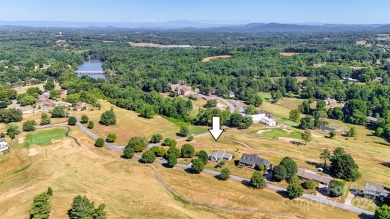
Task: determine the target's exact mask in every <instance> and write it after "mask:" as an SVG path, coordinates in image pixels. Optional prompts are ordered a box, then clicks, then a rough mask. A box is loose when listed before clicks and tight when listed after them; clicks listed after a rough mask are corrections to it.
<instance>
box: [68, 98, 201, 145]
mask: <svg viewBox="0 0 390 219" xmlns="http://www.w3.org/2000/svg"><path fill="white" fill-rule="evenodd" d="M100 104H101V105H102V109H101V110H96V111H80V112H75V111H72V112H71V113H72V114H73V115H75V116H76V117H77V118H78V119H81V116H82V115H83V114H85V115H87V116H88V117H89V119H90V120H91V121H93V122H94V123H95V127H94V129H93V130H92V131H93V132H94V133H95V134H97V135H98V136H100V137H102V138H106V137H107V135H108V134H110V133H115V134H116V135H117V136H118V140H117V141H116V142H115V143H116V144H118V145H125V144H127V142H128V141H129V139H130V138H131V137H133V136H143V137H146V138H147V139H148V140H149V139H150V138H151V137H152V135H153V134H156V133H159V134H161V135H162V136H163V137H164V138H166V137H169V138H176V133H178V132H179V130H180V127H179V126H177V125H175V124H174V123H172V122H169V121H168V120H166V119H163V118H161V117H160V116H157V115H156V116H154V118H153V119H144V118H142V117H139V116H138V114H137V113H135V112H133V111H130V110H126V109H122V108H119V107H116V106H114V105H112V104H110V103H108V102H107V101H100ZM111 107H113V108H114V112H115V114H116V121H117V124H116V125H113V126H103V125H100V124H99V120H100V116H101V114H102V113H103V112H105V111H106V110H110V108H111ZM204 131H206V129H205V128H202V127H190V133H191V134H199V133H202V132H204Z"/></svg>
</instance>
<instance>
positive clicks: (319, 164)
mask: <svg viewBox="0 0 390 219" xmlns="http://www.w3.org/2000/svg"><path fill="white" fill-rule="evenodd" d="M305 163H307V164H309V165H312V166H315V168H324V164H323V163H317V162H313V161H305Z"/></svg>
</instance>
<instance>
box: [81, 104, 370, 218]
mask: <svg viewBox="0 0 390 219" xmlns="http://www.w3.org/2000/svg"><path fill="white" fill-rule="evenodd" d="M233 108H234V107H233ZM76 126H77V127H78V128H79V129H80V130H81V131H83V132H84V133H85V134H87V135H88V136H89V137H91V138H92V139H94V140H96V139H98V138H99V137H98V136H97V135H96V134H94V133H93V132H91V131H90V130H89V129H88V128H86V127H84V126H83V125H82V124H81V123H80V122H79V121H77V123H76ZM207 135H209V133H203V134H199V135H195V136H194V138H199V137H203V136H207ZM185 139H186V138H179V139H176V141H184V140H185ZM104 145H105V146H107V147H108V148H110V149H111V150H113V151H115V152H117V153H119V154H121V155H122V154H123V148H124V147H125V146H117V145H114V144H111V143H107V142H105V143H104ZM157 145H161V144H149V145H148V148H149V149H150V148H151V147H153V146H157ZM134 157H135V158H137V159H141V156H140V155H137V154H135V155H134ZM155 162H157V163H160V164H164V163H166V162H167V161H166V160H164V159H156V160H155ZM176 167H180V168H183V169H188V168H190V167H191V165H186V164H177V165H176ZM203 172H204V173H208V174H211V175H213V176H217V175H219V174H220V172H218V171H214V170H208V169H204V170H203ZM230 179H231V180H235V181H238V182H241V183H245V182H249V181H250V179H246V178H243V177H240V176H234V175H231V176H230ZM267 188H268V189H271V190H274V191H277V192H286V191H287V190H286V189H285V188H282V187H278V186H275V185H271V184H269V183H268V184H267ZM302 198H305V199H308V200H310V201H315V202H319V203H322V204H326V205H330V206H332V207H337V208H341V209H344V210H347V211H351V212H354V213H357V214H365V215H371V216H372V215H374V213H373V212H370V211H367V210H364V209H361V208H357V207H354V206H352V205H346V204H343V203H339V202H335V201H331V200H328V199H326V198H322V197H318V196H315V195H309V194H304V195H303V196H302Z"/></svg>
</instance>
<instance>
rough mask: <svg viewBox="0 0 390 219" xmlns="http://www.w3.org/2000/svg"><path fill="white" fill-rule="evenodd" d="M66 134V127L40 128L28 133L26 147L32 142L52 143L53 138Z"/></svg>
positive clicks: (40, 143)
mask: <svg viewBox="0 0 390 219" xmlns="http://www.w3.org/2000/svg"><path fill="white" fill-rule="evenodd" d="M65 136H66V129H64V128H56V129H49V130H40V131H37V132H34V133H29V134H27V135H26V140H25V143H24V147H29V146H30V144H35V145H39V146H47V145H51V144H52V141H51V140H52V139H60V138H64V137H65Z"/></svg>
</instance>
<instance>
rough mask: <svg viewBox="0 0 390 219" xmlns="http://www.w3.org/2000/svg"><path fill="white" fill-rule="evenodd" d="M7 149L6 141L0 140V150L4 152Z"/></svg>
mask: <svg viewBox="0 0 390 219" xmlns="http://www.w3.org/2000/svg"><path fill="white" fill-rule="evenodd" d="M8 150H9V145H8V143H7V142H6V141H5V140H4V139H2V140H0V152H4V151H8Z"/></svg>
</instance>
